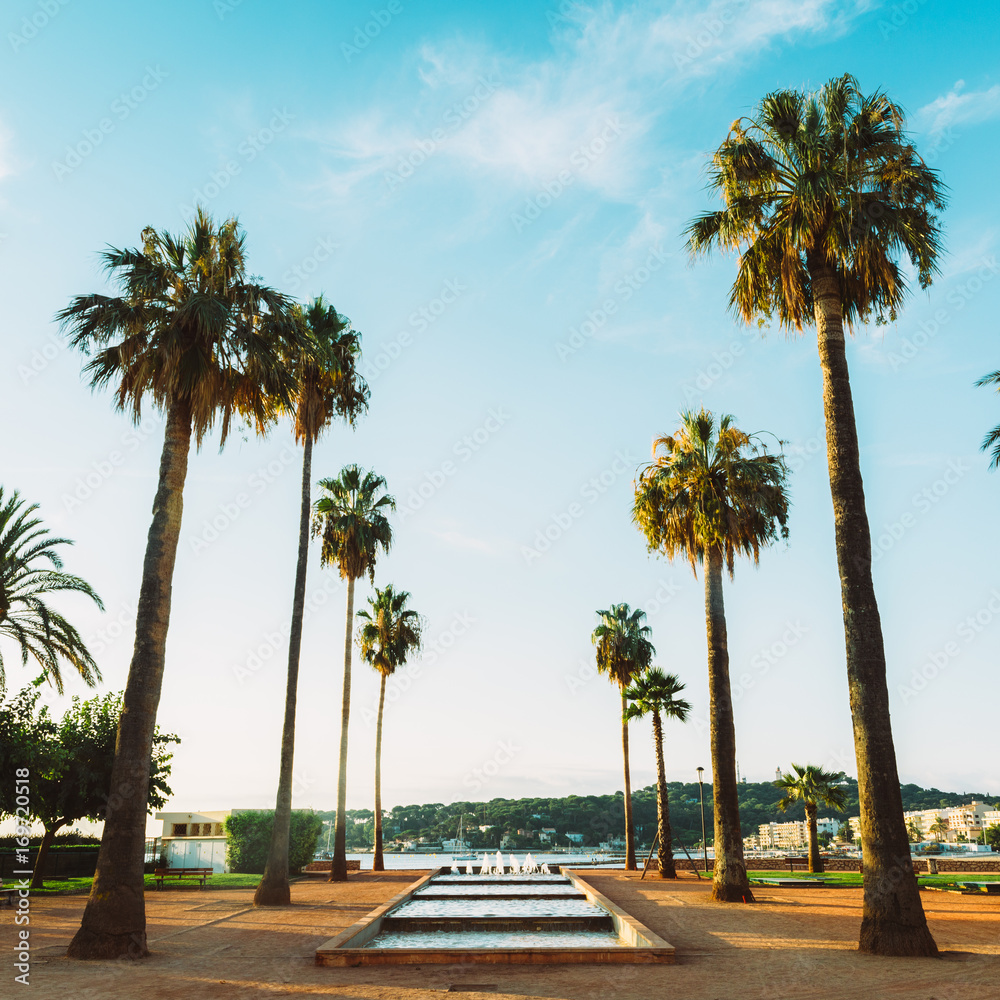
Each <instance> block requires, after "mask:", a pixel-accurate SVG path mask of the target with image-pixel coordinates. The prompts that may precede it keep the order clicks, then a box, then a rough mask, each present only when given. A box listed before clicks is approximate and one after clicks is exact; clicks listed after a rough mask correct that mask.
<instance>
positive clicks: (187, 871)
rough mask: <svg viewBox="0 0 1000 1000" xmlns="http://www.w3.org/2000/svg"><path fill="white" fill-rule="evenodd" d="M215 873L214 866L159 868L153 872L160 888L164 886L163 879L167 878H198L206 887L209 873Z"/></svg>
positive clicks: (157, 886) (202, 885)
mask: <svg viewBox="0 0 1000 1000" xmlns="http://www.w3.org/2000/svg"><path fill="white" fill-rule="evenodd" d="M214 873H215V869H214V868H157V869H156V870H155V871H154V872H153V876H154V877H155V879H156V888H157V889H159V888H161V887H162V886H163V880H164V879H165V878H176V879H178V880H179V879H182V878H196V879H198V882H199V884H200V885H201V887H202V888H203V889H204V888H205V880H206V879H207V878H208V876H209V875H213V874H214Z"/></svg>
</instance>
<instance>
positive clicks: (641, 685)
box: [625, 667, 691, 878]
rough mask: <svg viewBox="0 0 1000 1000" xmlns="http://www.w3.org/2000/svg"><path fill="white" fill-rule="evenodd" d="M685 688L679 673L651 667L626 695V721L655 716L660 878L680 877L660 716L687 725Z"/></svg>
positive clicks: (637, 679)
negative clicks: (668, 793) (676, 862)
mask: <svg viewBox="0 0 1000 1000" xmlns="http://www.w3.org/2000/svg"><path fill="white" fill-rule="evenodd" d="M683 690H684V685H683V684H681V682H680V681H679V680H678V678H677V675H676V674H665V673H664V672H663V671H662V670H661V669H660V668H659V667H650V668H649V670H647V671H646V673H644V674H643V675H642V676H641V677H637V678H636V679H635V681H634V682H633V683H632V686H631V687H630V688H629V689H628V690H627V691H626V692H625V697H626V698H628V699H629V700H630V701H631V704H630V705H629V706H628V709H627V710H626V712H625V718H626V719H641V718H642V717H643V716H644V715H652V716H653V747H654V750H655V752H656V826H657V831H658V833H659V836H660V851H659V854H658V856H657V862H658V864H657V867H658V869H659V872H660V878H677V869H676V868H675V867H674V845H673V836H672V834H671V831H670V802H669V798H668V795H667V772H666V768H665V766H664V763H663V722H662V719H661V716H666V717H667V718H668V719H676V720H677V721H678V722H686V721H687V717H688V712H690V711H691V705H690V703H688V702H687V701H685V700H684V699H683V698H678V697H677V695H679V694H680V693H681V691H683Z"/></svg>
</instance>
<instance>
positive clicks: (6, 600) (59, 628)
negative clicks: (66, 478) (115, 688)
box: [0, 486, 104, 694]
mask: <svg viewBox="0 0 1000 1000" xmlns="http://www.w3.org/2000/svg"><path fill="white" fill-rule="evenodd" d="M36 510H38V504H37V503H33V504H26V503H25V501H24V500H22V499H21V494H20V493H18V491H17V490H14V491H13V492H12V493H11V494H9V495H8V496H7V498H6V499H5V498H4V491H3V487H2V486H0V636H6V637H7V638H9V639H13V640H14V642H15V643H17V645H18V647H19V650H20V653H21V664H22V666H27V665H28V657H29V656H30V657H32V658H33V659H35V660H36V661H37V662H38V664H39V665H40V666H41V668H42V670H43V675H42V676H43V677H46V678H47V679H48V681H49V683H50V684H53V685H55V688H56V690H57V691H58V692H59V693H60V694H62V693H63V680H62V673H61V671H60V666H59V664H60V660H65V661H66V662H67V663H69V664H70V665H71V666H72V667H73V668H74V669H75V670H76V671H77V673H78V674H79V675H80V676H81V677H82V678H83V680H84V682H85V683H86V684H87V685H89V686H90V687H94V686H95V685H96V684H97V682H98V681H99V680H100V679H101V672H100V670H99V669H98V667H97V664H96V663H95V662H94V658H93V656H91V655H90V651H89V650H88V649H87V646H86V643H84V641H83V639H82V637H81V636H80V633H79V632H78V631H77V630H76V629H75V628H74V627H73V626H72V625H71V624H70V623H69V622H68V621H66V619H65V618H64V617H63V616H62V615H61V614H59V612H58V611H55V610H54V609H53V608H51V607H49V605H48V604H47V603H46V600H45V599H46V597H47V596H48V595H49V594H53V593H56V592H57V591H67V590H68V591H75V592H76V593H78V594H86V595H87V597H89V598H90V599H91V600H92V601H93V602H94V603H95V604H96V605H97V606H98V607H99V608H100V609H101V610H102V611H103V610H104V605H103V604H102V603H101V599H100V598H99V597H98V596H97V594H95V593H94V591H93V590H92V589H91V586H90V584H89V583H87V582H86V581H85V580H81V579H80V577H78V576H72V575H71V574H69V573H63V572H62V565H63V562H62V557H61V556H60V555H59V553H58V552H57V551H56V547H57V546H59V545H72V544H73V543H72V542H71V541H70V540H69V539H68V538H53V537H51V536H50V535H49V529H48V528H46V527H44V526H43V525H42V519H41V518H40V517H32V515H33V514H34V513H35V511H36ZM46 564H47V565H46ZM6 683H7V678H6V675H5V673H4V662H3V650H2V649H0V693H2V692H3V691H4V690H5V687H6Z"/></svg>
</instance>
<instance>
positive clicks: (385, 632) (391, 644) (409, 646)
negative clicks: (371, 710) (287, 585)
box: [358, 583, 421, 872]
mask: <svg viewBox="0 0 1000 1000" xmlns="http://www.w3.org/2000/svg"><path fill="white" fill-rule="evenodd" d="M409 599H410V594H409V592H408V591H406V590H398V591H397V590H395V589H394V588H393V586H392V584H391V583H390V584H388V585H387V586H386V587H385V588H384V589H382V590H379V589H378V588H376V590H375V596H374V597H369V598H368V604H369V605H370V606H371V613H369V612H367V611H359V612H358V617H359V618H362V619H364V625H362V626H361V635H360V637H359V638H360V640H361V658H362V659H363V660H364V661H365V662H366V663H368V664H369V665H370V666H371V667H372V668H373V669H374V670H377V671H378V673H379V674H380V675H381V684H380V686H379V693H378V722H377V723H376V726H375V856H374V858H373V859H372V870H373V871H377V872H380V871H384V870H385V863H384V861H383V859H382V711H383V709H384V708H385V681H386V678H387V677H389V676H390V675H391V674H393V673H394V672H395V670H396V668H397V667H401V666H402V665H403V664H404V663H406V658H407V656H409V654H410V653H411V652H413V651H414V650H416V649H419V648H420V634H421V624H420V615H418V614H417V612H416V611H413V610H411V609H410V608H407V606H406V602H407V601H408V600H409Z"/></svg>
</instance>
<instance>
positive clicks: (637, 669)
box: [591, 604, 656, 694]
mask: <svg viewBox="0 0 1000 1000" xmlns="http://www.w3.org/2000/svg"><path fill="white" fill-rule="evenodd" d="M597 614H598V615H599V616H600V619H601V622H600V624H599V625H598V626H597V628H595V629H594V631H593V634H592V635H591V641H592V642H593V643H594V645H595V646H596V647H597V670H598V672H599V673H602V674H607V675H608V676H609V677H610V679H611V680H612V681H613V682H614V683H615V684H617V685H618V686H619V687H620V688H621V689H622V693H623V694H624V692H625V689H626V688H627V687H628V686H629V684H631V683H632V681H633V680H634V679H635V677H636V676H637V675H638V674H640V673H642V671H644V670H645V669H646V668H647V667H648V666H649V663H650V660H652V658H653V655H654V654H655V653H656V650H655V649H654V648H653V644H652V643H651V642H650V641H649V635H650V631H651V630H650V628H649V626H648V625H643V624H642V622H643V620H644V619H645V617H646V612H645V611H640V610H639V608H636V609H635V610H634V611H633V610H632V609H631V608H629V606H628V605H627V604H612V605H611V607H610V608H609V609H608V610H607V611H598V612H597Z"/></svg>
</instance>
